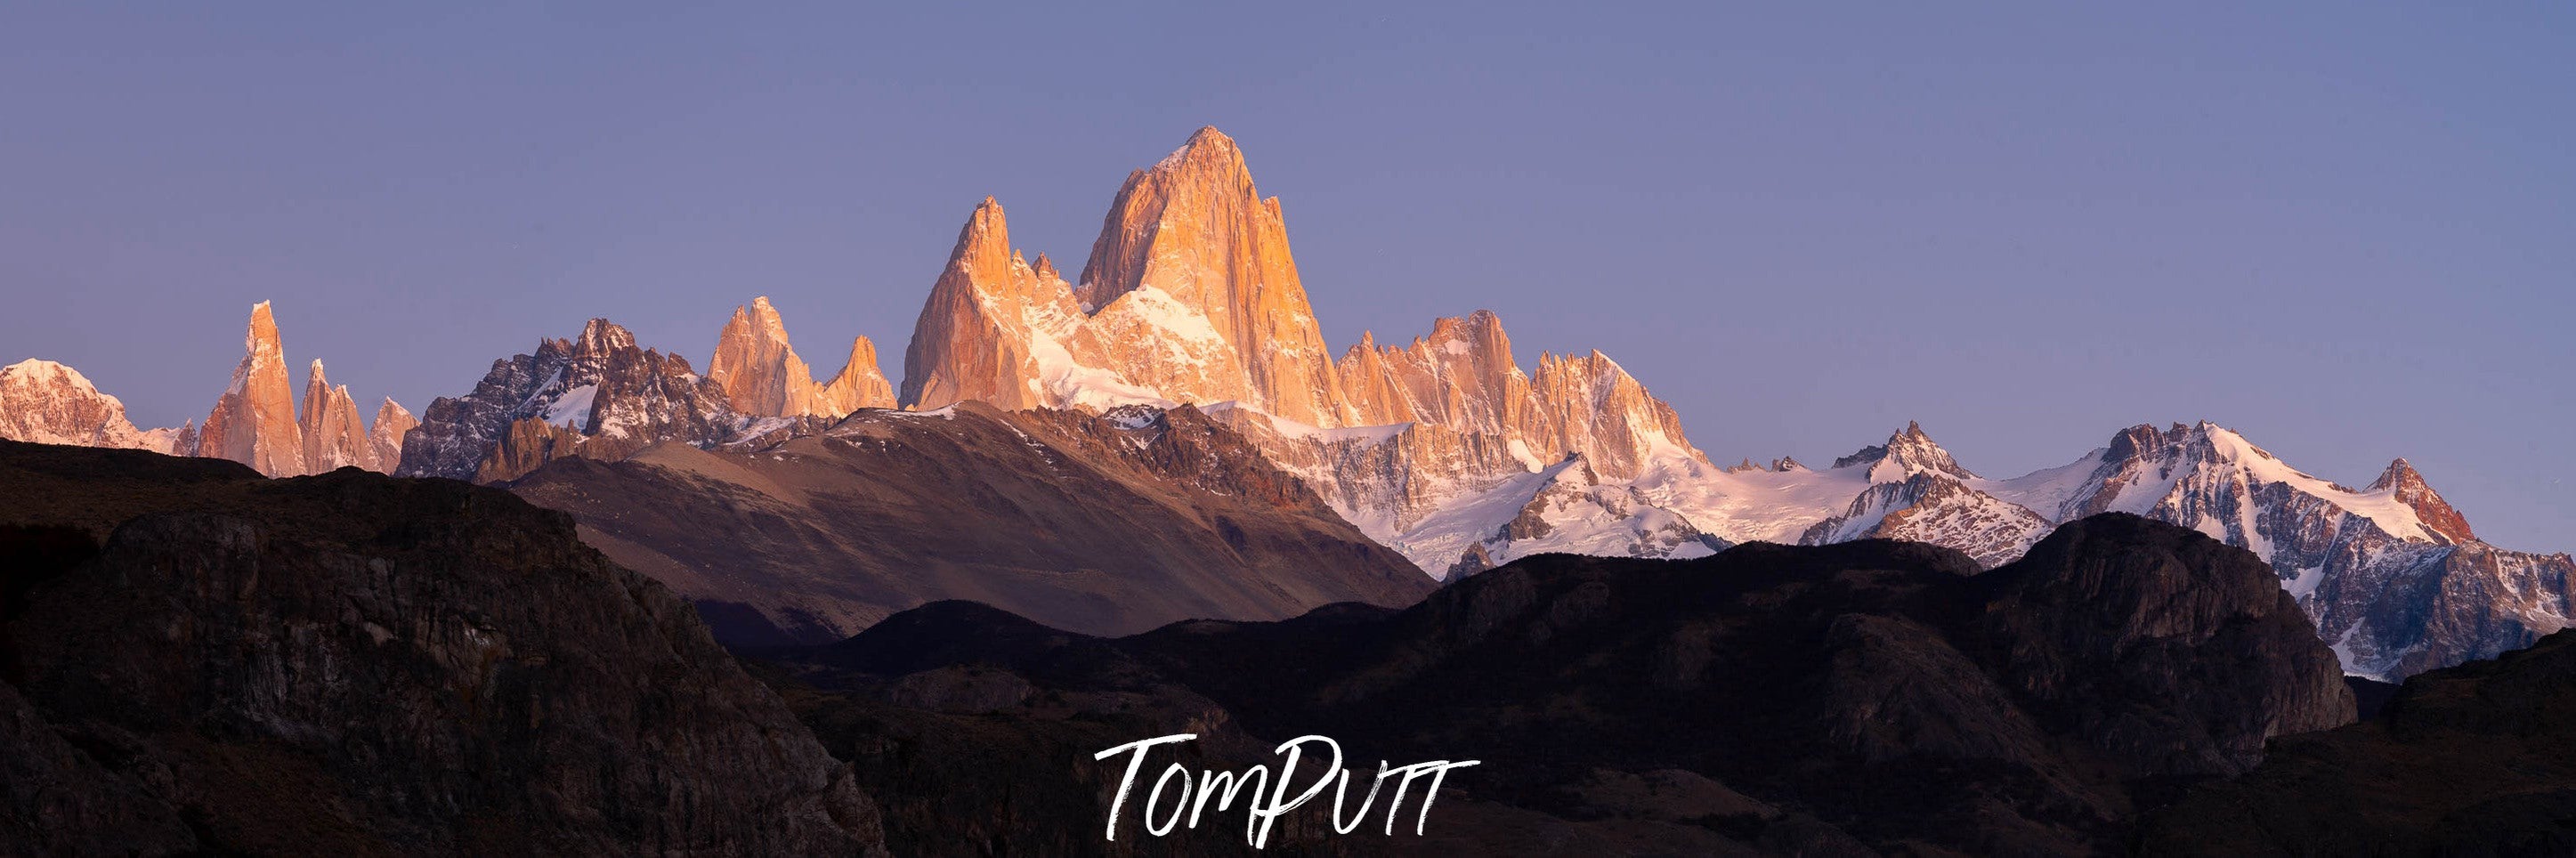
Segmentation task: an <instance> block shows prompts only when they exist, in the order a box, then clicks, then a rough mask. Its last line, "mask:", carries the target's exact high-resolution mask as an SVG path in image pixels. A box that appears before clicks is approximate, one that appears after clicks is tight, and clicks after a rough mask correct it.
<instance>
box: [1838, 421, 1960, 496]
mask: <svg viewBox="0 0 2576 858" xmlns="http://www.w3.org/2000/svg"><path fill="white" fill-rule="evenodd" d="M1834 467H1835V468H1867V469H1868V470H1869V481H1870V482H1871V483H1901V482H1904V481H1905V480H1906V479H1908V478H1910V477H1913V476H1914V475H1916V474H1935V475H1939V476H1945V477H1949V478H1951V479H1957V480H1973V479H1976V478H1977V475H1976V474H1974V473H1971V472H1970V471H1969V470H1968V469H1966V468H1963V467H1960V466H1959V462H1958V460H1956V459H1953V458H1951V457H1950V451H1948V450H1944V449H1941V445H1940V444H1937V443H1934V442H1933V441H1932V436H1930V435H1926V434H1924V433H1923V425H1922V424H1920V423H1916V422H1913V421H1907V422H1906V424H1905V428H1904V429H1902V430H1899V431H1897V432H1896V433H1894V434H1891V435H1889V436H1887V443H1885V444H1880V445H1877V446H1871V447H1862V448H1860V450H1859V451H1858V452H1855V453H1853V454H1851V455H1849V456H1844V457H1842V458H1839V459H1835V460H1834Z"/></svg>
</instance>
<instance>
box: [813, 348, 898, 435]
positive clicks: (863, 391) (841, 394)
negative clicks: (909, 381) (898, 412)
mask: <svg viewBox="0 0 2576 858" xmlns="http://www.w3.org/2000/svg"><path fill="white" fill-rule="evenodd" d="M893 407H895V398H894V384H893V383H892V382H889V381H887V380H886V377H885V372H884V371H883V370H880V369H878V368H877V344H876V343H873V342H869V341H868V338H866V337H858V338H855V339H852V340H850V359H849V362H847V363H844V364H842V365H841V371H840V373H839V374H836V375H834V376H832V380H831V381H828V382H825V383H824V384H823V387H822V388H821V389H820V390H817V391H815V392H814V411H813V412H812V413H813V414H814V415H815V416H819V417H844V416H847V415H848V414H849V413H850V412H853V411H857V410H859V409H861V408H893Z"/></svg>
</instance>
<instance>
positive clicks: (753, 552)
mask: <svg viewBox="0 0 2576 858" xmlns="http://www.w3.org/2000/svg"><path fill="white" fill-rule="evenodd" d="M511 488H512V489H513V490H514V491H516V492H517V493H518V494H519V495H520V496H522V497H525V498H528V499H529V500H531V501H533V502H535V503H538V504H540V505H544V506H549V507H554V508H556V509H561V510H564V511H566V512H569V513H572V514H573V516H574V517H575V518H576V519H578V520H579V521H580V522H582V525H583V527H584V536H585V537H586V538H587V539H589V540H590V541H591V542H592V543H593V544H595V545H598V546H600V547H601V550H603V551H605V552H607V553H608V554H609V556H611V557H613V558H616V559H618V560H619V561H620V562H621V563H625V564H627V565H629V566H631V567H632V568H635V569H638V570H641V571H644V572H646V573H647V574H651V575H653V576H655V577H656V578H659V579H660V580H662V581H663V582H664V583H666V584H668V585H669V586H671V587H672V588H674V589H676V590H678V591H679V592H680V593H681V594H682V595H684V596H687V597H689V598H692V599H695V600H697V601H698V603H699V605H700V606H701V607H702V609H705V610H706V611H707V613H708V617H709V620H710V622H711V623H712V624H714V625H715V626H716V629H717V632H718V634H719V635H720V636H722V637H724V638H725V639H727V640H728V641H731V642H735V643H744V644H753V645H775V644H783V643H820V642H826V641H830V640H836V639H838V638H840V637H843V636H846V635H848V634H850V633H852V632H855V631H857V630H859V629H861V628H864V627H866V626H867V625H868V624H870V623H873V622H876V621H877V620H879V619H882V618H884V617H885V616H886V615H888V614H891V613H893V612H895V611H899V610H903V609H905V608H910V607H913V606H915V605H919V604H922V603H924V602H929V601H936V600H939V599H949V598H974V599H979V600H984V601H989V602H992V603H995V604H999V605H1004V606H1008V607H1009V608H1011V609H1013V610H1016V611H1023V612H1026V613H1028V614H1030V615H1032V616H1037V617H1043V618H1045V619H1046V620H1047V621H1048V622H1051V623H1054V624H1057V625H1059V626H1062V627H1065V628H1071V629H1076V630H1081V631H1095V632H1104V633H1129V632H1136V631H1142V630H1144V629H1148V628H1152V627H1154V626H1158V625H1162V624H1164V623H1169V622H1174V621H1178V620H1184V619H1190V618H1196V617H1210V616H1217V617H1248V618H1278V617H1287V616H1293V615H1295V614H1297V613H1300V612H1303V611H1305V610H1308V609H1311V608H1314V607H1316V606H1318V605H1323V604H1327V603H1331V602H1340V601H1366V602H1374V603H1378V604H1385V605H1403V604H1410V603H1411V602H1412V601H1413V600H1414V599H1417V598H1419V597H1420V596H1421V595H1422V594H1423V593H1425V592H1428V591H1429V590H1430V589H1431V587H1432V582H1431V581H1430V579H1428V578H1426V577H1424V576H1423V575H1421V574H1420V573H1419V572H1416V571H1414V570H1413V569H1412V568H1411V566H1410V565H1409V564H1406V563H1405V562H1404V561H1403V559H1402V558H1400V557H1398V556H1396V555H1395V554H1394V553H1392V552H1389V551H1387V550H1386V549H1384V548H1381V547H1379V546H1377V545H1375V544H1373V543H1371V542H1370V541H1369V540H1368V538H1367V537H1366V536H1364V535H1362V534H1360V533H1359V532H1358V531H1357V530H1354V529H1353V528H1351V526H1350V525H1348V524H1346V523H1344V522H1343V521H1342V520H1341V519H1340V518H1339V517H1337V516H1335V515H1334V514H1333V512H1332V510H1331V509H1330V508H1328V507H1326V506H1324V505H1323V504H1322V503H1321V502H1320V501H1318V500H1316V499H1315V497H1314V495H1313V494H1312V493H1311V492H1308V491H1307V490H1306V489H1305V487H1304V486H1302V485H1301V484H1299V482H1298V481H1297V480H1296V479H1295V478H1293V477H1291V476H1289V475H1287V474H1285V473H1282V472H1280V471H1279V470H1278V469H1277V468H1274V467H1272V466H1270V465H1269V464H1268V463H1267V462H1266V461H1264V460H1263V458H1262V457H1261V455H1260V453H1259V452H1258V451H1256V450H1254V449H1252V448H1251V447H1249V446H1247V445H1245V444H1244V442H1243V441H1242V440H1241V439H1240V438H1239V437H1237V436H1235V435H1234V434H1233V433H1231V432H1228V431H1226V430H1224V429H1223V428H1222V427H1219V426H1216V425H1213V424H1211V423H1210V422H1209V421H1208V420H1206V419H1205V418H1203V417H1201V416H1199V415H1198V414H1197V413H1196V412H1195V411H1193V410H1191V409H1186V408H1184V409H1177V410H1174V411H1171V412H1169V413H1165V412H1162V411H1160V410H1156V409H1150V408H1143V407H1129V408H1123V409H1117V410H1113V411H1111V412H1110V413H1108V414H1104V415H1099V416H1093V415H1087V414H1082V413H1079V412H1066V411H1024V412H1002V411H998V410H995V409H993V408H991V407H990V406H986V405H983V404H982V403H974V402H970V403H964V404H961V405H959V406H956V407H955V408H953V409H949V410H943V411H937V412H903V411H865V412H860V413H859V414H856V415H853V416H852V417H850V418H849V419H847V420H845V421H842V422H840V423H838V424H836V425H833V426H832V427H830V429H829V430H828V431H827V432H823V433H821V434H810V433H809V434H801V435H789V436H786V437H782V438H778V439H774V440H769V441H763V442H756V443H751V442H747V443H744V444H739V445H731V446H728V447H727V448H725V449H722V450H714V451H706V450H698V449H694V448H691V447H688V446H686V445H673V444H666V445H662V446H658V447H654V448H651V449H648V450H646V451H644V452H642V453H640V454H637V455H636V456H634V457H633V458H630V459H627V460H625V461H622V462H617V463H614V464H608V463H601V462H595V461H591V460H588V459H558V460H557V461H555V462H553V463H551V464H549V465H547V466H546V467H543V468H540V469H538V470H536V471H535V472H534V473H530V474H528V475H527V476H526V477H524V478H522V479H520V480H519V481H517V482H516V483H513V484H512V485H511Z"/></svg>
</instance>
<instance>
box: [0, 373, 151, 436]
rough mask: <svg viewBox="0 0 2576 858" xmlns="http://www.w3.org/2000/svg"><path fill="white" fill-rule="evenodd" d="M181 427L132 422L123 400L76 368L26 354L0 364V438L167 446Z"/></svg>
mask: <svg viewBox="0 0 2576 858" xmlns="http://www.w3.org/2000/svg"><path fill="white" fill-rule="evenodd" d="M183 435H186V436H189V437H191V443H190V444H189V445H188V447H187V449H186V450H179V451H178V452H182V453H185V452H189V451H193V450H194V449H195V445H194V443H193V435H194V425H193V424H191V426H190V427H189V428H188V429H187V430H185V431H182V430H176V429H155V430H151V431H144V430H141V429H137V428H134V424H133V423H131V422H129V421H127V419H126V417H125V403H124V402H122V401H119V400H118V399H117V398H116V397H113V396H109V395H107V394H105V393H101V392H99V390H98V387H97V386H95V385H92V384H90V381H89V378H88V377H87V376H84V375H81V374H80V371H79V370H75V369H72V368H71V367H68V366H64V365H62V364H59V363H55V362H53V361H49V360H37V359H35V358H29V359H27V360H23V361H19V362H17V363H14V364H11V365H9V366H6V367H0V438H5V439H8V440H11V441H30V442H34V443H39V444H74V445H78V446H83V447H129V448H133V449H137V450H153V451H156V452H163V453H167V452H172V451H173V450H174V449H175V448H177V447H178V446H179V445H178V441H179V439H180V438H181V437H182V436H183Z"/></svg>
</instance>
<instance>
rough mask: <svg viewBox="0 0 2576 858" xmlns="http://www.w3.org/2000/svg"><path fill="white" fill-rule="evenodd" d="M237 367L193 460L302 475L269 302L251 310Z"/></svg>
mask: <svg viewBox="0 0 2576 858" xmlns="http://www.w3.org/2000/svg"><path fill="white" fill-rule="evenodd" d="M242 351H243V354H242V359H241V365H240V366H238V367H235V368H234V369H233V381H232V385H231V386H230V387H227V388H225V389H224V394H223V396H221V397H218V398H217V399H216V400H215V407H214V410H213V411H210V412H207V414H206V423H205V426H204V428H202V429H200V430H199V432H198V442H197V444H198V446H197V455H200V456H211V457H215V458H221V459H231V460H233V461H236V462H240V463H242V464H245V465H249V466H251V468H252V469H253V470H257V471H259V472H260V473H263V474H267V475H269V476H272V477H291V476H295V475H297V474H302V473H305V467H304V434H303V432H302V430H301V427H299V426H297V425H296V422H295V418H296V413H295V388H294V387H293V386H292V385H291V384H290V383H289V382H288V381H287V378H286V347H285V345H284V344H283V343H280V342H279V341H278V336H277V319H276V318H275V317H273V316H271V315H270V313H269V309H268V302H266V301H261V302H259V303H257V304H253V305H251V308H250V329H249V331H248V332H246V333H245V334H243V336H242Z"/></svg>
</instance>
